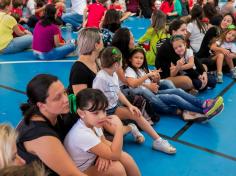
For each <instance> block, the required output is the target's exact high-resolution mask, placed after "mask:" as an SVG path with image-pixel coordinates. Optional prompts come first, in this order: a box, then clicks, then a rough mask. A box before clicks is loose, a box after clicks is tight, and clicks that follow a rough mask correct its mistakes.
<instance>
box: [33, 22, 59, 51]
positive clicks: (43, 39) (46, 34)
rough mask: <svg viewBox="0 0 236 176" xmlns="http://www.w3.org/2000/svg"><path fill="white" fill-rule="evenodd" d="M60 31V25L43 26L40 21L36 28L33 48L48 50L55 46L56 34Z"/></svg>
mask: <svg viewBox="0 0 236 176" xmlns="http://www.w3.org/2000/svg"><path fill="white" fill-rule="evenodd" d="M59 33H60V30H59V27H58V26H57V25H55V24H51V25H49V26H46V27H44V26H42V25H41V21H39V22H38V23H37V24H36V26H35V28H34V36H33V46H32V48H33V50H37V51H40V52H48V51H50V50H52V49H53V48H54V35H57V34H59Z"/></svg>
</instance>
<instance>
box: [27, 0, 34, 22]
mask: <svg viewBox="0 0 236 176" xmlns="http://www.w3.org/2000/svg"><path fill="white" fill-rule="evenodd" d="M26 7H27V14H26V17H27V18H28V17H30V16H31V15H35V8H36V2H35V0H28V2H27V4H26Z"/></svg>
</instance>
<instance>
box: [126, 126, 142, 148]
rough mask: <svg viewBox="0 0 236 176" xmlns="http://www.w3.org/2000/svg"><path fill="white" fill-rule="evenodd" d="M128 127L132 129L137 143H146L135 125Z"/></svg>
mask: <svg viewBox="0 0 236 176" xmlns="http://www.w3.org/2000/svg"><path fill="white" fill-rule="evenodd" d="M128 126H130V127H131V134H132V135H133V137H134V139H135V142H137V143H139V144H141V143H143V142H144V141H145V138H144V136H143V135H142V133H141V132H140V131H139V130H138V128H137V126H136V125H135V124H133V123H129V124H128Z"/></svg>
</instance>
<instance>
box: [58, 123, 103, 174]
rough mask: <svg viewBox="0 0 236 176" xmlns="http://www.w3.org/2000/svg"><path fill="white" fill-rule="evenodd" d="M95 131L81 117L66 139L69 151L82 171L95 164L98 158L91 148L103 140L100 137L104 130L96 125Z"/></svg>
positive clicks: (65, 142)
mask: <svg viewBox="0 0 236 176" xmlns="http://www.w3.org/2000/svg"><path fill="white" fill-rule="evenodd" d="M94 131H95V132H94ZM94 131H93V130H92V129H91V128H88V127H87V126H86V125H85V124H84V122H83V121H82V120H81V119H80V120H78V121H77V122H76V123H75V124H74V126H73V127H72V128H71V130H70V131H69V133H68V134H67V135H66V137H65V140H64V146H65V148H66V150H67V152H68V153H69V155H70V156H71V158H72V160H73V161H74V163H75V164H76V167H77V168H79V169H80V170H81V171H85V170H86V169H88V168H89V167H90V166H92V165H94V161H95V159H96V158H97V155H95V154H93V153H91V152H89V150H90V149H91V148H93V147H94V146H96V145H98V144H99V143H100V142H101V140H100V137H101V136H103V132H102V129H101V128H95V127H94ZM61 162H63V161H61Z"/></svg>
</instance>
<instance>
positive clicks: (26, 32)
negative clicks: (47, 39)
mask: <svg viewBox="0 0 236 176" xmlns="http://www.w3.org/2000/svg"><path fill="white" fill-rule="evenodd" d="M24 33H25V34H30V35H32V33H31V32H30V31H28V30H24Z"/></svg>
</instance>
